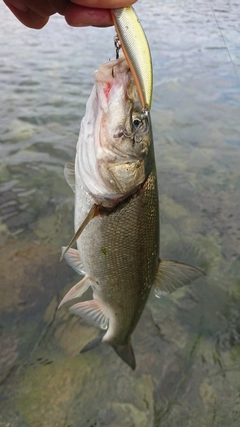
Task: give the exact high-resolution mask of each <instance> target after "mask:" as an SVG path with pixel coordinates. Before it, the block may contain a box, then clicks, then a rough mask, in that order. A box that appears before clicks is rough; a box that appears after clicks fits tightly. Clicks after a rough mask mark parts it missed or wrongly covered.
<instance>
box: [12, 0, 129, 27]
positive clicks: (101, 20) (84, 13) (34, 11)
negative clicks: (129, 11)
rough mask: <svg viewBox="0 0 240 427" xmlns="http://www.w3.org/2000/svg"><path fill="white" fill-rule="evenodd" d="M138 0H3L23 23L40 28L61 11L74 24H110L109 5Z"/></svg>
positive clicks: (122, 4) (121, 5)
mask: <svg viewBox="0 0 240 427" xmlns="http://www.w3.org/2000/svg"><path fill="white" fill-rule="evenodd" d="M136 1H137V0H71V1H70V0H41V1H39V0H4V2H5V3H6V5H7V6H8V7H9V9H10V10H11V11H12V13H13V14H14V15H15V16H16V17H17V19H18V20H19V21H21V22H22V24H24V25H26V26H27V27H30V28H35V29H40V28H42V27H44V25H46V23H47V22H48V20H49V17H50V16H51V15H54V13H60V14H61V15H63V16H65V19H66V21H67V23H68V24H69V25H71V26H73V27H85V26H88V25H92V26H94V27H108V26H110V25H112V20H111V15H110V12H109V9H114V8H118V7H124V6H129V5H130V4H133V3H135V2H136Z"/></svg>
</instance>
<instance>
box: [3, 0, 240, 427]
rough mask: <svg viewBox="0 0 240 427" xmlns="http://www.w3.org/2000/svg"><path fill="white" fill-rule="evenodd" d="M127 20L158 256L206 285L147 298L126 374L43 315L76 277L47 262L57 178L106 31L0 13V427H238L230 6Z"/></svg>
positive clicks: (236, 92)
mask: <svg viewBox="0 0 240 427" xmlns="http://www.w3.org/2000/svg"><path fill="white" fill-rule="evenodd" d="M136 9H137V11H138V14H139V17H140V18H141V21H142V23H143V25H144V28H145V30H146V33H147V36H148V39H149V43H150V46H151V50H152V56H153V65H154V97H153V107H152V122H153V130H154V141H155V150H156V161H157V169H158V181H159V195H160V208H161V257H162V258H167V259H178V260H179V261H182V262H187V263H190V264H194V265H197V266H199V267H200V268H202V269H203V270H205V271H206V273H207V278H206V279H202V280H199V281H198V282H196V283H194V284H193V285H191V286H190V287H186V288H184V289H181V290H179V291H177V292H175V293H174V294H172V295H170V296H168V297H165V298H162V299H160V300H156V299H155V298H154V296H151V297H150V299H149V302H148V304H147V307H146V309H145V311H144V313H143V316H142V318H141V320H140V322H139V325H138V326H137V328H136V331H135V332H134V334H133V346H134V350H135V354H136V360H137V369H136V371H135V372H132V371H130V369H129V368H128V367H127V366H126V365H125V364H124V363H123V362H122V361H121V360H120V359H119V358H118V357H117V356H116V354H115V353H114V352H113V351H112V349H111V348H110V347H107V346H106V347H105V346H102V347H101V346H100V347H98V348H97V349H96V350H93V351H91V352H89V353H86V354H84V355H83V354H82V355H79V350H80V349H81V348H82V347H83V345H85V344H86V343H87V342H88V341H90V340H91V339H92V338H94V337H95V336H96V335H97V331H96V329H95V328H93V327H91V326H89V325H88V324H87V323H85V322H84V321H81V320H80V319H79V318H75V317H73V316H71V315H70V314H69V313H68V311H67V310H66V309H65V308H64V307H63V308H62V309H61V310H60V311H57V305H58V303H59V301H60V300H61V298H62V297H63V295H64V294H65V293H66V291H67V290H68V289H69V288H70V287H71V286H72V285H73V284H75V283H76V281H77V280H78V277H76V274H75V273H74V272H73V270H71V268H70V267H68V266H67V265H66V263H64V262H62V263H61V264H60V263H59V255H60V248H61V246H62V244H66V242H68V241H69V238H70V236H71V235H72V232H73V196H72V193H71V190H70V189H69V187H68V185H67V184H66V183H65V180H64V177H63V167H64V164H65V163H66V162H67V161H69V160H72V159H73V158H74V154H75V146H76V141H77V136H78V130H79V123H80V119H81V118H82V116H83V114H84V109H85V104H86V100H87V98H88V96H89V93H90V90H91V88H92V84H93V77H92V72H93V70H94V69H96V68H97V67H98V66H99V64H100V63H102V62H104V61H105V60H107V59H108V58H109V57H113V55H114V49H113V35H114V31H113V29H112V28H110V29H104V30H103V29H95V28H85V29H76V28H69V27H67V25H66V24H65V22H64V20H63V19H62V18H61V17H58V16H55V17H53V18H52V19H51V21H50V23H49V24H48V25H47V26H46V28H45V29H43V30H41V31H34V30H29V29H27V28H25V27H23V26H22V25H21V24H20V23H18V22H17V21H16V19H15V18H14V17H13V16H12V15H11V14H10V12H8V10H7V8H6V7H5V6H4V5H3V4H1V5H0V17H1V18H0V20H1V26H0V33H1V37H0V63H1V67H0V91H1V104H0V121H1V144H0V152H1V164H0V181H1V187H0V214H1V222H0V239H1V240H0V242H1V258H0V259H1V269H0V301H1V305H0V381H1V383H0V427H7V426H9V427H15V426H17V427H38V426H39V427H40V426H41V427H42V426H43V427H44V426H46V427H49V426H51V427H55V426H56V427H59V426H61V427H75V426H81V427H91V426H92V427H93V426H96V427H100V426H112V427H113V426H114V427H116V426H121V427H122V426H124V427H125V426H126V427H128V426H129V427H130V426H138V427H139V426H140V427H145V426H153V427H160V426H161V427H168V426H169V427H170V426H171V427H175V426H176V427H179V426H184V427H191V426H193V427H202V426H206V427H210V426H211V427H225V426H231V427H237V426H239V424H240V326H239V325H240V312H239V305H240V280H239V277H240V263H239V259H240V225H239V211H240V197H239V196H240V194H239V187H240V169H239V162H240V136H239V135H240V121H239V113H240V77H239V76H240V50H239V46H240V33H239V18H240V16H239V7H238V4H237V2H234V1H230V0H229V1H219V0H218V1H217V0H215V1H211V3H210V2H208V1H203V0H202V1H200V0H198V1H196V0H195V1H193V0H192V1H191V0H189V1H188V2H186V1H179V0H178V1H177V0H171V1H167V0H165V1H161V2H160V1H156V0H149V1H144V2H142V3H141V4H137V5H136ZM216 20H217V22H218V24H217V22H216ZM218 27H220V29H221V33H220V31H219V28H218ZM221 34H222V35H221ZM222 36H223V37H224V40H225V43H226V45H227V47H228V51H227V49H226V47H225V44H224V41H223V38H222ZM229 53H230V56H231V60H230V57H229Z"/></svg>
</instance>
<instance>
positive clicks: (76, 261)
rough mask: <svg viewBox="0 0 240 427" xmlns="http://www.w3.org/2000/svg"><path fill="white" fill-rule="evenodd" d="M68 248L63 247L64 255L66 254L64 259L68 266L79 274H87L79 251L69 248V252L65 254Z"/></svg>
mask: <svg viewBox="0 0 240 427" xmlns="http://www.w3.org/2000/svg"><path fill="white" fill-rule="evenodd" d="M65 249H66V246H63V247H62V253H65V255H64V258H65V260H66V261H67V263H68V265H70V267H72V268H73V269H74V270H75V271H76V272H77V273H78V274H85V271H84V269H83V264H82V261H81V259H80V256H79V252H78V251H77V249H72V248H69V249H68V252H65Z"/></svg>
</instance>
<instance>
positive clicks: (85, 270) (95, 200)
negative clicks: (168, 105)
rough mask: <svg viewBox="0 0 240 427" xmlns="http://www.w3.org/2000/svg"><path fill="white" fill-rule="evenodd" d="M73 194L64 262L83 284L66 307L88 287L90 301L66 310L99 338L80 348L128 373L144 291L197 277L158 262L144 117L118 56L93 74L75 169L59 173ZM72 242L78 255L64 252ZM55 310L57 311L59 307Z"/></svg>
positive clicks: (183, 267) (166, 289) (148, 137)
mask: <svg viewBox="0 0 240 427" xmlns="http://www.w3.org/2000/svg"><path fill="white" fill-rule="evenodd" d="M65 177H66V179H67V182H68V183H69V185H70V186H71V187H72V189H73V191H74V192H75V236H74V237H73V239H72V240H71V242H70V244H69V245H68V246H67V247H64V248H63V256H64V257H65V259H66V261H67V262H68V263H69V265H71V266H72V267H73V268H74V269H75V270H76V271H77V272H78V273H79V274H83V275H84V277H83V279H82V280H81V281H80V282H78V283H77V284H76V285H75V286H74V287H73V288H72V289H70V291H69V292H68V293H67V295H66V296H65V297H64V298H63V300H62V301H61V303H60V306H61V305H62V304H64V303H65V302H67V301H69V300H71V299H73V298H77V297H80V296H82V294H83V293H84V292H85V291H86V290H87V289H88V288H89V287H91V288H92V291H93V299H92V300H90V301H84V302H78V303H77V304H74V305H73V306H72V307H71V308H70V311H71V312H72V313H75V314H77V315H79V316H81V317H83V318H85V319H88V320H90V321H92V322H93V323H94V324H95V325H96V326H98V327H100V328H101V329H103V330H104V331H105V334H104V335H103V334H101V336H100V337H99V338H97V339H95V340H94V341H92V342H90V343H89V344H87V345H86V346H85V347H84V348H83V350H82V351H81V352H85V351H87V350H90V349H91V348H93V347H95V346H96V345H98V344H100V343H108V344H110V345H111V346H112V347H113V348H114V350H115V351H116V352H117V354H118V355H119V356H120V357H121V358H122V359H123V360H124V361H125V362H126V363H127V364H128V365H129V366H130V367H131V368H132V369H135V366H136V362H135V356H134V353H133V349H132V346H131V334H132V332H133V331H134V329H135V327H136V325H137V323H138V321H139V318H140V316H141V314H142V311H143V309H144V307H145V304H146V302H147V299H148V296H149V293H150V291H151V288H152V287H153V288H154V291H155V294H156V296H157V297H160V296H162V295H165V294H167V293H170V292H172V291H174V290H175V289H177V288H179V287H181V286H183V285H186V284H188V283H190V282H191V281H192V280H194V279H196V278H198V277H200V276H202V275H203V274H204V273H203V272H202V271H200V270H198V269H196V268H195V267H191V266H189V265H186V264H181V263H178V262H176V261H162V260H160V259H159V204H158V189H157V176H156V167H155V158H154V147H153V139H152V129H151V121H150V114H149V113H143V110H142V103H141V101H140V98H139V95H138V91H137V88H136V85H135V82H134V79H133V77H132V74H131V72H130V70H129V66H128V64H127V62H126V60H125V58H124V57H123V56H120V58H119V59H117V60H113V61H109V62H107V63H105V64H103V65H102V66H101V67H100V68H99V70H98V71H96V72H95V85H94V87H93V90H92V93H91V95H90V98H89V100H88V102H87V106H86V113H85V116H84V118H83V120H82V123H81V129H80V135H79V140H78V143H77V151H76V159H75V164H73V163H70V164H68V165H67V166H66V167H65ZM75 241H76V242H77V249H71V245H72V244H73V243H74V242H75ZM60 306H59V307H60Z"/></svg>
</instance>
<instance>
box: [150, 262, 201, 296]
mask: <svg viewBox="0 0 240 427" xmlns="http://www.w3.org/2000/svg"><path fill="white" fill-rule="evenodd" d="M205 275H206V274H205V273H204V272H203V271H201V270H199V269H198V268H196V267H193V266H191V265H188V264H183V263H181V262H178V261H162V260H161V261H160V262H159V266H158V271H157V275H156V278H155V281H154V288H155V289H154V292H155V295H156V297H157V298H160V297H162V296H164V295H166V294H170V293H171V292H174V291H175V290H176V289H178V288H181V287H182V286H185V285H189V284H190V283H191V282H192V281H193V280H196V279H198V278H199V277H201V276H205Z"/></svg>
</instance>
